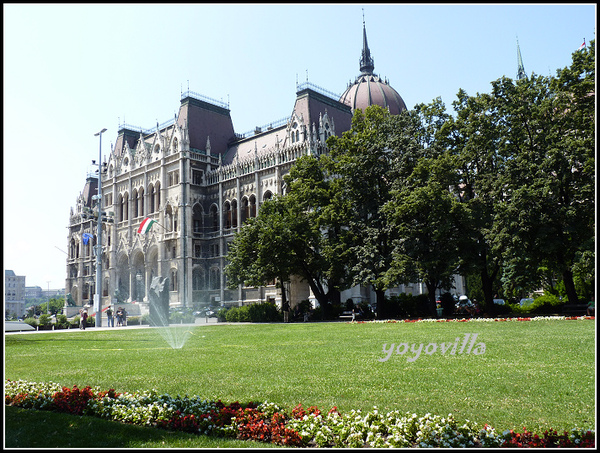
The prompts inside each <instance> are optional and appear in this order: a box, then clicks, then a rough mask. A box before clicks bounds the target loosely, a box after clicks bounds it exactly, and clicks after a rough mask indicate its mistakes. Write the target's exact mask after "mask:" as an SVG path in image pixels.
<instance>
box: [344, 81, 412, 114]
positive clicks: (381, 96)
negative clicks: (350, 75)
mask: <svg viewBox="0 0 600 453" xmlns="http://www.w3.org/2000/svg"><path fill="white" fill-rule="evenodd" d="M340 102H341V103H343V104H346V105H349V106H350V107H351V108H352V110H353V111H354V110H356V109H362V110H364V109H366V108H367V107H369V106H371V105H380V106H382V107H385V108H389V110H390V113H391V114H392V115H397V114H399V113H400V112H401V111H403V110H406V104H405V103H404V100H403V99H402V97H401V96H400V95H399V94H398V92H397V91H396V90H394V89H393V88H392V87H391V86H390V85H389V83H388V82H387V81H385V80H382V79H381V78H380V77H379V76H378V75H376V74H361V75H360V76H358V77H357V78H356V81H355V82H354V84H353V85H351V86H349V87H348V88H347V89H346V91H345V92H344V94H342V96H341V97H340Z"/></svg>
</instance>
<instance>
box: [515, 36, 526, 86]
mask: <svg viewBox="0 0 600 453" xmlns="http://www.w3.org/2000/svg"><path fill="white" fill-rule="evenodd" d="M517 64H518V67H517V80H521V79H524V78H526V77H527V74H526V73H525V66H523V59H522V58H521V48H520V47H519V38H517Z"/></svg>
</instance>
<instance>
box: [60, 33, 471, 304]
mask: <svg viewBox="0 0 600 453" xmlns="http://www.w3.org/2000/svg"><path fill="white" fill-rule="evenodd" d="M373 69H374V63H373V59H372V57H371V54H370V51H369V47H368V44H367V37H366V31H365V29H364V25H363V49H362V55H361V58H360V75H359V76H358V77H356V79H355V81H354V82H353V83H350V84H349V85H348V87H347V89H346V91H345V92H344V94H343V95H342V96H341V97H338V96H335V95H333V94H332V93H329V92H327V91H325V90H323V89H320V88H318V87H316V86H314V85H312V84H310V83H308V82H307V83H305V84H302V85H300V86H298V87H297V92H296V101H295V104H294V107H293V110H292V114H291V115H290V116H289V117H288V118H285V119H284V120H281V121H279V122H276V123H272V124H269V125H267V126H265V127H260V128H256V129H255V131H253V132H252V133H247V134H237V133H236V132H235V131H234V128H233V123H232V119H231V116H230V111H229V108H228V105H226V104H223V103H221V102H218V101H214V100H211V99H209V98H206V97H204V96H201V95H198V94H196V93H192V92H189V91H188V92H186V93H183V94H182V96H181V100H180V107H179V112H178V114H177V115H176V116H175V117H174V118H173V119H172V120H171V121H169V122H167V123H165V124H162V125H158V124H157V125H156V128H153V129H151V130H140V129H139V128H134V127H132V126H128V125H122V126H120V128H119V131H118V135H117V138H116V142H115V144H114V146H112V147H111V152H110V155H109V156H108V159H106V161H105V162H104V163H103V164H102V165H99V170H100V174H101V178H102V184H101V195H102V208H103V212H105V213H106V218H107V220H108V221H106V222H103V225H102V228H103V234H102V239H103V240H102V243H103V253H102V294H101V296H102V297H101V298H102V306H106V305H108V304H109V303H111V302H112V303H114V302H115V298H116V297H118V298H119V300H121V301H125V300H126V301H138V302H141V301H146V300H147V293H146V292H147V288H149V287H150V284H151V282H152V279H153V277H155V276H162V277H169V284H170V302H171V305H174V306H177V305H183V306H193V305H213V306H214V305H225V306H226V305H241V304H246V303H255V302H260V301H266V300H279V299H280V296H279V294H278V291H277V289H276V287H275V286H274V285H273V286H266V287H262V288H245V287H239V288H237V289H235V290H231V289H227V285H226V282H225V278H224V273H223V269H224V267H225V265H226V255H227V249H228V244H229V243H230V242H231V241H232V239H233V235H234V234H235V233H236V231H239V229H240V228H241V226H242V225H243V223H244V221H245V220H246V219H247V218H250V217H255V216H256V215H257V213H258V212H259V210H260V206H261V204H262V203H263V202H264V201H265V200H267V199H269V198H270V197H272V196H273V195H275V194H283V193H285V187H284V182H283V175H285V174H286V173H287V172H288V171H289V169H290V167H291V166H292V164H293V163H294V162H295V160H296V159H298V158H299V157H300V156H303V155H307V154H310V155H320V154H322V153H325V152H327V148H326V145H325V141H326V140H327V138H328V137H329V136H330V135H333V134H336V135H341V134H342V133H343V132H344V131H347V130H349V129H350V126H351V119H352V113H353V110H354V109H356V108H365V107H367V106H368V105H372V104H378V105H382V106H384V107H386V108H388V109H389V110H390V112H391V113H393V114H396V113H399V112H400V111H402V110H405V109H406V106H405V104H404V101H403V100H402V98H401V96H400V95H399V94H398V93H397V92H396V90H394V89H393V88H392V87H391V86H390V85H389V82H388V81H387V80H386V79H383V78H380V77H379V76H378V75H376V74H374V72H373ZM97 188H98V180H97V177H94V176H90V177H88V180H87V182H86V185H85V188H84V191H83V192H82V193H81V194H80V196H79V197H78V199H77V204H76V207H75V209H71V215H70V219H69V239H68V240H69V249H68V250H69V253H68V258H67V280H66V292H67V293H71V296H72V297H73V299H74V300H75V302H76V304H77V305H83V304H85V303H86V302H87V301H90V300H91V299H93V294H94V292H95V256H94V252H93V250H94V245H95V241H96V234H95V233H96V227H95V222H96V219H95V218H93V213H94V211H95V210H96V211H97V209H96V206H95V203H97V200H95V199H94V198H95V197H94V194H97ZM90 213H91V214H92V215H91V218H90ZM145 218H150V219H152V220H155V221H156V223H155V224H154V225H153V226H152V228H151V230H150V231H149V232H148V233H145V234H140V233H138V232H137V230H138V228H139V226H140V224H141V222H142V221H143V220H144V219H145ZM289 291H290V293H289V297H290V302H291V304H292V306H293V305H295V304H296V303H298V302H300V301H301V300H305V299H312V297H311V294H310V289H309V287H308V284H306V283H304V282H301V281H292V284H291V286H290V288H289ZM397 292H411V293H415V294H418V293H421V292H424V288H423V287H422V286H421V285H419V284H415V285H408V286H406V287H404V286H403V287H401V288H398V289H397V290H396V293H397ZM458 292H459V293H462V288H458ZM347 298H352V299H353V300H354V301H355V302H360V301H362V300H371V301H374V300H375V298H374V296H373V295H371V294H370V291H369V290H368V289H366V288H353V289H351V290H348V291H345V292H344V293H343V294H342V300H343V301H345V300H346V299H347Z"/></svg>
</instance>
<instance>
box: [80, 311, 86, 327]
mask: <svg viewBox="0 0 600 453" xmlns="http://www.w3.org/2000/svg"><path fill="white" fill-rule="evenodd" d="M87 318H88V312H87V310H81V319H80V320H79V328H80V329H81V330H85V326H86V324H87Z"/></svg>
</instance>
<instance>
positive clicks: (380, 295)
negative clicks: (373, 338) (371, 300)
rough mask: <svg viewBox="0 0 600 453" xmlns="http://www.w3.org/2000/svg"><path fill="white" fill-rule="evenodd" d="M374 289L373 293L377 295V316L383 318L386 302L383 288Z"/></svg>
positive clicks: (385, 314)
mask: <svg viewBox="0 0 600 453" xmlns="http://www.w3.org/2000/svg"><path fill="white" fill-rule="evenodd" d="M373 289H375V295H376V296H377V318H378V319H384V318H385V317H386V316H387V315H388V313H387V304H386V301H385V290H382V289H376V288H373Z"/></svg>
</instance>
